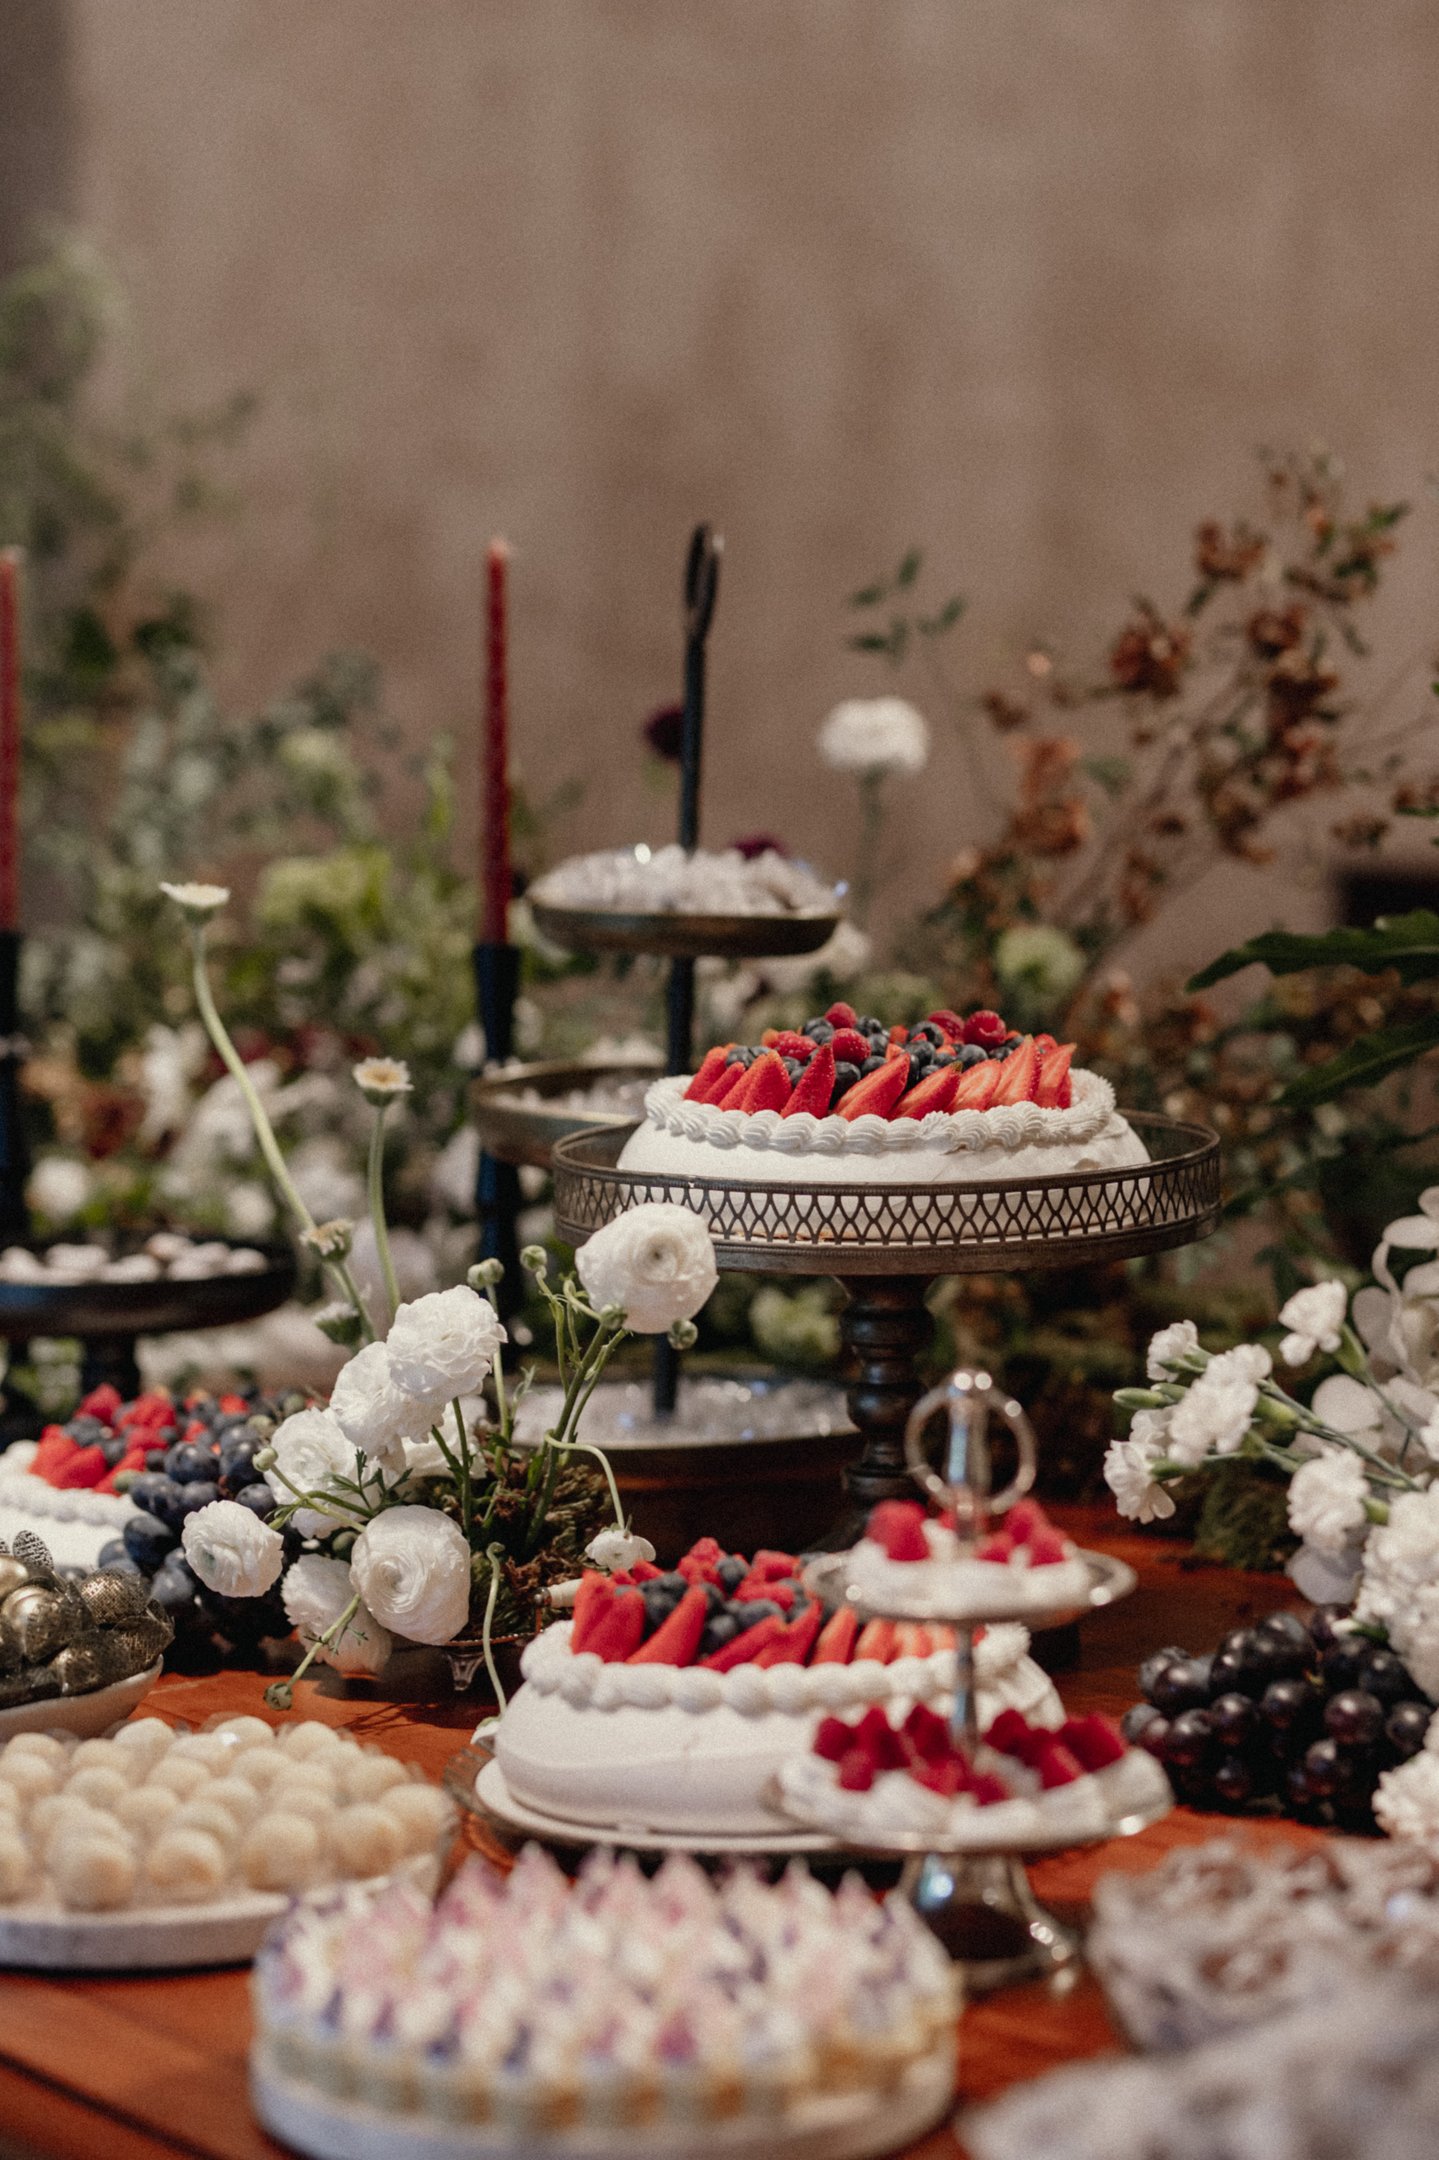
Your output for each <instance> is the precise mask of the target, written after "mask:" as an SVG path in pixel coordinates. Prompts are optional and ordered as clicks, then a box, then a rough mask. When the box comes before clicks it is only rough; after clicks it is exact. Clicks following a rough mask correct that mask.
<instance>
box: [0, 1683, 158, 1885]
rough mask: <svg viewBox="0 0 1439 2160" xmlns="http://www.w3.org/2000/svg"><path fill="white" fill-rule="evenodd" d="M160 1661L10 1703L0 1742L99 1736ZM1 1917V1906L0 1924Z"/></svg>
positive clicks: (141, 1692)
mask: <svg viewBox="0 0 1439 2160" xmlns="http://www.w3.org/2000/svg"><path fill="white" fill-rule="evenodd" d="M163 1663H164V1660H163V1659H162V1658H156V1660H155V1662H154V1664H153V1665H149V1666H147V1667H146V1669H145V1671H144V1672H137V1673H131V1674H130V1675H129V1677H128V1679H125V1680H112V1681H111V1682H110V1685H109V1686H108V1687H102V1688H92V1689H91V1690H90V1691H89V1693H88V1694H85V1695H47V1696H45V1697H44V1698H43V1699H42V1700H40V1701H38V1702H23V1703H13V1704H12V1705H11V1707H10V1708H9V1709H8V1710H0V1744H3V1743H4V1742H5V1741H6V1740H13V1739H14V1738H15V1735H16V1734H17V1733H22V1732H52V1733H74V1734H76V1735H77V1737H78V1738H79V1739H81V1740H98V1739H99V1738H100V1736H101V1734H102V1733H107V1732H109V1730H110V1728H111V1726H112V1725H118V1724H119V1723H120V1721H121V1720H122V1719H123V1718H127V1717H128V1716H129V1715H130V1712H131V1711H132V1710H134V1709H135V1708H136V1707H137V1706H138V1705H139V1704H140V1703H142V1702H143V1701H144V1700H145V1697H146V1696H147V1695H148V1694H149V1692H150V1690H151V1688H152V1687H153V1686H154V1685H155V1682H156V1681H157V1680H158V1679H159V1677H160V1670H161V1667H162V1665H163ZM3 1918H4V1915H3V1908H0V1925H3Z"/></svg>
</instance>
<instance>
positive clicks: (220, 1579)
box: [180, 1500, 285, 1597]
mask: <svg viewBox="0 0 1439 2160" xmlns="http://www.w3.org/2000/svg"><path fill="white" fill-rule="evenodd" d="M180 1543H181V1544H182V1545H183V1547H184V1548H185V1558H186V1559H187V1560H188V1561H189V1563H190V1565H191V1567H192V1568H193V1569H194V1570H195V1573H196V1574H197V1575H198V1576H199V1578H200V1580H201V1582H202V1583H203V1584H204V1585H205V1588H206V1589H207V1590H214V1591H216V1592H217V1593H218V1595H219V1596H221V1597H263V1596H264V1595H265V1592H266V1591H267V1590H268V1589H269V1588H270V1587H271V1585H272V1584H273V1583H274V1582H276V1581H277V1580H278V1578H279V1573H280V1569H281V1568H282V1567H283V1566H284V1562H285V1541H284V1539H283V1538H282V1537H281V1536H280V1533H279V1531H278V1530H272V1529H271V1528H270V1525H269V1524H268V1523H267V1522H261V1520H260V1518H259V1516H258V1515H255V1514H252V1513H251V1511H250V1509H249V1508H247V1507H241V1505H240V1503H239V1501H238V1500H212V1501H211V1502H210V1504H209V1506H208V1507H202V1508H197V1509H196V1510H195V1513H194V1514H193V1515H190V1516H187V1517H186V1520H185V1527H184V1529H183V1530H182V1531H181V1532H180Z"/></svg>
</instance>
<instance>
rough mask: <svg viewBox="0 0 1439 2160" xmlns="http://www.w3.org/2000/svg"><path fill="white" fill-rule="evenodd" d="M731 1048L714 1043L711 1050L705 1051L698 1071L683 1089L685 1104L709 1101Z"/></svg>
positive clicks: (727, 1044)
mask: <svg viewBox="0 0 1439 2160" xmlns="http://www.w3.org/2000/svg"><path fill="white" fill-rule="evenodd" d="M731 1047H732V1046H731V1045H730V1044H729V1043H716V1044H715V1046H714V1048H713V1050H706V1052H705V1054H704V1056H703V1058H701V1060H700V1068H699V1071H698V1072H697V1073H696V1074H695V1076H694V1078H693V1080H691V1082H690V1084H689V1086H688V1087H687V1088H686V1089H685V1092H684V1100H685V1101H686V1102H708V1101H709V1099H710V1094H711V1092H712V1090H713V1089H714V1088H716V1087H717V1086H718V1085H719V1080H720V1075H721V1074H722V1073H723V1071H724V1069H725V1059H726V1058H727V1057H728V1056H729V1054H730V1049H731Z"/></svg>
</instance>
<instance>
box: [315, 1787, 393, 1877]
mask: <svg viewBox="0 0 1439 2160" xmlns="http://www.w3.org/2000/svg"><path fill="white" fill-rule="evenodd" d="M326 1829H327V1837H328V1841H329V1847H330V1856H331V1858H332V1859H333V1861H334V1863H335V1866H336V1867H337V1869H338V1870H339V1872H340V1873H341V1874H342V1875H353V1876H355V1877H360V1876H364V1875H387V1874H388V1873H389V1871H390V1869H391V1868H392V1867H394V1865H395V1863H396V1862H397V1861H398V1860H400V1859H401V1858H402V1857H403V1855H404V1850H405V1839H404V1835H403V1833H402V1831H401V1830H400V1827H399V1825H398V1823H396V1822H394V1821H392V1820H391V1818H390V1816H389V1815H387V1814H386V1812H385V1810H384V1809H383V1808H382V1807H379V1806H377V1805H376V1803H375V1802H373V1801H370V1800H362V1801H359V1802H357V1803H356V1805H355V1806H354V1807H346V1808H341V1809H340V1810H339V1812H338V1814H335V1815H332V1816H331V1817H330V1820H329V1823H328V1825H327V1826H326Z"/></svg>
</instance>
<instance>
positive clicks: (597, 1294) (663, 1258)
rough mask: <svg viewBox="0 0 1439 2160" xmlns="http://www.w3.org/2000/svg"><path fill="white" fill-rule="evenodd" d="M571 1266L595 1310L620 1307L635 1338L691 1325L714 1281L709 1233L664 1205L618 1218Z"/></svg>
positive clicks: (685, 1211)
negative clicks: (683, 1322)
mask: <svg viewBox="0 0 1439 2160" xmlns="http://www.w3.org/2000/svg"><path fill="white" fill-rule="evenodd" d="M575 1264H576V1266H577V1268H578V1269H579V1277H580V1281H581V1282H582V1283H583V1284H584V1286H585V1289H586V1291H587V1293H588V1295H589V1299H590V1302H591V1304H592V1305H593V1306H594V1307H595V1310H596V1311H597V1312H603V1310H604V1309H605V1307H606V1306H607V1305H618V1306H620V1307H621V1308H622V1310H623V1312H624V1316H625V1325H626V1326H627V1327H629V1328H632V1329H633V1330H634V1332H635V1334H636V1335H663V1334H664V1333H665V1332H666V1330H667V1329H668V1328H670V1327H672V1326H673V1325H674V1323H675V1321H676V1320H692V1319H693V1318H694V1316H695V1314H696V1313H697V1312H698V1311H699V1309H700V1307H701V1306H702V1305H703V1304H704V1302H705V1299H706V1298H707V1297H708V1296H709V1295H710V1293H711V1291H712V1290H713V1289H714V1286H715V1284H716V1283H717V1282H718V1281H719V1271H718V1269H717V1268H716V1267H715V1256H714V1244H713V1242H712V1240H711V1238H710V1234H709V1232H708V1230H706V1228H705V1226H704V1224H703V1223H702V1222H701V1221H700V1219H699V1217H698V1215H695V1214H693V1213H692V1212H691V1210H690V1209H689V1208H683V1207H676V1206H674V1205H673V1203H672V1202H670V1201H668V1200H648V1201H646V1202H645V1203H644V1205H643V1206H641V1207H634V1208H630V1209H628V1210H627V1211H626V1213H625V1214H623V1215H617V1216H616V1217H615V1219H614V1221H613V1222H612V1223H606V1225H605V1227H604V1229H603V1230H597V1231H596V1232H595V1234H594V1236H593V1237H592V1238H591V1239H590V1240H589V1243H588V1244H586V1245H582V1246H581V1247H580V1249H579V1253H578V1255H577V1257H576V1262H575Z"/></svg>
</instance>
